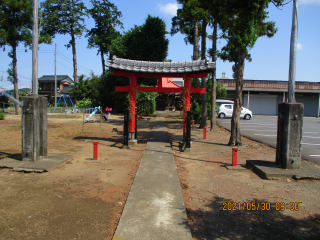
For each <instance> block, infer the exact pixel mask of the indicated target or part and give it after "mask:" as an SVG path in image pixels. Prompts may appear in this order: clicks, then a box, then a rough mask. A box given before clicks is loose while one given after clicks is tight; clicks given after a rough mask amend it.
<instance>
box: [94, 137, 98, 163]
mask: <svg viewBox="0 0 320 240" xmlns="http://www.w3.org/2000/svg"><path fill="white" fill-rule="evenodd" d="M98 144H99V141H94V142H93V160H97V159H98Z"/></svg>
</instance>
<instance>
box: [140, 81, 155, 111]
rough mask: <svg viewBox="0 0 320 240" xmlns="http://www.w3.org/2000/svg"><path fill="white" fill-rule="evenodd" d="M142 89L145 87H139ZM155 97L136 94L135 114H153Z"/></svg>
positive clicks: (153, 95) (143, 93) (141, 93)
mask: <svg viewBox="0 0 320 240" xmlns="http://www.w3.org/2000/svg"><path fill="white" fill-rule="evenodd" d="M141 86H142V87H147V86H145V85H141ZM156 96H157V93H146V92H137V101H136V107H137V114H139V115H140V114H144V113H146V114H153V113H154V111H155V110H156Z"/></svg>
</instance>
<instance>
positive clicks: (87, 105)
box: [77, 98, 92, 108]
mask: <svg viewBox="0 0 320 240" xmlns="http://www.w3.org/2000/svg"><path fill="white" fill-rule="evenodd" d="M90 107H92V102H91V101H90V100H88V99H85V98H84V99H82V100H80V101H78V103H77V108H90Z"/></svg>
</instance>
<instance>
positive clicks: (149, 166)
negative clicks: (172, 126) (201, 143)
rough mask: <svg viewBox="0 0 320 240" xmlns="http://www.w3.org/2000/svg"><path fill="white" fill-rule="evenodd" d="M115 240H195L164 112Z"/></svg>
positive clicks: (155, 129)
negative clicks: (188, 218)
mask: <svg viewBox="0 0 320 240" xmlns="http://www.w3.org/2000/svg"><path fill="white" fill-rule="evenodd" d="M113 239H114V240H119V239H154V240H155V239H175V240H176V239H183V240H188V239H192V237H191V232H190V228H189V225H188V220H187V215H186V210H185V207H184V201H183V198H182V192H181V188H180V183H179V178H178V174H177V169H176V165H175V162H174V158H173V153H172V149H171V147H170V144H169V134H168V131H167V126H166V122H165V119H164V114H163V112H158V115H157V118H156V121H155V123H154V126H153V129H152V131H151V133H150V136H149V140H148V143H147V146H146V148H145V150H144V153H143V156H142V159H141V162H140V166H139V168H138V171H137V173H136V176H135V179H134V182H133V184H132V187H131V190H130V192H129V196H128V199H127V202H126V205H125V207H124V210H123V213H122V215H121V218H120V221H119V224H118V226H117V230H116V232H115V235H114V237H113Z"/></svg>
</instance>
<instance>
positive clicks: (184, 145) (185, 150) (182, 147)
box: [179, 141, 192, 152]
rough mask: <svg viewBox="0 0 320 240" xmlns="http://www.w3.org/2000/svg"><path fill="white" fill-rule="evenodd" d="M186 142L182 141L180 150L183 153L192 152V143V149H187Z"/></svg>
mask: <svg viewBox="0 0 320 240" xmlns="http://www.w3.org/2000/svg"><path fill="white" fill-rule="evenodd" d="M186 145H187V144H186V142H184V141H182V142H180V143H179V149H180V151H181V152H191V148H192V142H190V148H186Z"/></svg>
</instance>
